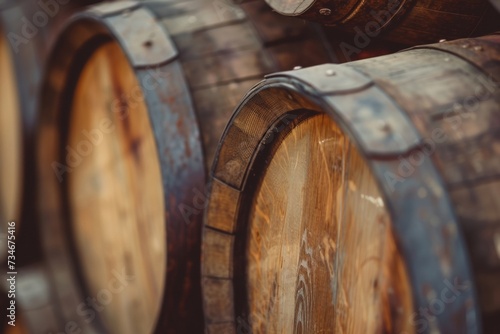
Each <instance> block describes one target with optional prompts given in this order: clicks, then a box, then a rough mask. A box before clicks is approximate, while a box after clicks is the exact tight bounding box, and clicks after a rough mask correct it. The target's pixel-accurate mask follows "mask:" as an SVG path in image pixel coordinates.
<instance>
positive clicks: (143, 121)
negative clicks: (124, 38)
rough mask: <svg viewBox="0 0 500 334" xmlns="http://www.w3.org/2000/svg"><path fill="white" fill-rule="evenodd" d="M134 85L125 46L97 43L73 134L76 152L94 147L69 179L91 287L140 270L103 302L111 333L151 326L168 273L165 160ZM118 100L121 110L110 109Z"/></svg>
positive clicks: (78, 97)
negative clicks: (162, 165) (161, 159)
mask: <svg viewBox="0 0 500 334" xmlns="http://www.w3.org/2000/svg"><path fill="white" fill-rule="evenodd" d="M134 90H136V91H137V90H138V91H139V93H140V87H139V84H138V82H137V78H136V77H135V74H134V71H133V69H132V68H131V67H130V66H129V64H128V61H127V59H126V58H125V56H124V54H123V53H122V51H121V49H120V46H119V45H118V44H117V43H108V44H106V45H104V46H102V47H101V48H99V49H98V50H96V51H95V53H94V54H93V55H92V57H91V58H90V59H89V61H88V62H87V63H86V65H85V68H84V69H83V71H82V73H81V76H80V77H79V80H78V84H77V87H76V90H75V97H74V100H73V110H72V116H71V125H70V129H69V133H70V134H69V139H68V146H69V147H70V148H72V149H73V150H75V151H76V152H89V153H85V154H83V155H82V159H81V163H80V164H79V165H78V166H77V168H75V169H74V171H73V172H72V173H71V175H70V176H69V180H68V182H69V191H68V192H69V197H70V198H69V202H70V210H71V212H70V215H71V220H72V230H73V237H74V240H75V241H76V248H77V250H78V255H79V258H80V261H81V264H82V268H83V276H84V278H85V283H86V285H87V287H88V292H89V293H90V295H91V296H99V292H100V291H101V290H102V289H107V290H108V291H110V289H112V288H114V287H111V286H110V285H111V284H115V283H113V279H114V277H115V276H114V275H115V273H117V272H118V273H120V272H125V273H126V275H129V276H131V277H133V278H132V279H131V281H130V282H126V284H123V283H122V286H119V291H120V292H119V293H113V294H112V295H111V301H110V302H109V301H108V300H106V302H107V303H109V304H105V303H103V304H102V305H103V306H104V309H103V310H102V313H101V316H102V317H103V319H104V323H105V325H106V327H107V328H108V330H109V331H110V332H111V333H149V332H151V331H152V330H153V328H154V326H155V323H156V317H157V314H158V312H159V308H160V306H161V302H162V299H161V297H162V291H163V285H164V281H165V280H166V277H165V271H166V270H165V266H166V257H167V254H166V253H167V245H166V244H165V239H166V227H165V224H164V214H163V213H164V211H165V209H164V204H163V190H162V178H161V173H160V163H159V160H158V157H157V154H156V144H155V139H154V135H153V130H152V128H151V125H150V121H149V117H148V111H147V107H146V105H145V104H144V102H143V99H144V97H143V96H142V94H128V95H127V94H123V92H132V91H134ZM116 101H120V105H121V106H122V108H121V109H120V110H116V109H113V108H110V106H114V105H115V102H116ZM104 123H106V124H107V125H106V127H104V126H103V124H104ZM102 129H105V130H102ZM92 140H94V142H92ZM80 154H82V153H80ZM115 289H116V288H115ZM108 298H109V297H108Z"/></svg>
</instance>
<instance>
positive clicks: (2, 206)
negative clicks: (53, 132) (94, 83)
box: [0, 0, 95, 264]
mask: <svg viewBox="0 0 500 334" xmlns="http://www.w3.org/2000/svg"><path fill="white" fill-rule="evenodd" d="M91 2H95V1H91V0H79V1H72V2H71V3H66V4H60V3H59V2H58V1H51V0H47V1H40V2H38V1H34V0H23V1H11V0H3V1H0V66H1V71H0V86H1V87H2V91H1V92H0V104H1V105H0V106H1V110H2V112H1V114H0V161H2V164H1V166H0V185H1V187H0V219H1V223H0V224H1V226H2V228H3V227H4V226H5V231H6V230H7V226H6V225H5V224H7V222H8V221H9V222H10V221H13V222H15V223H16V232H20V226H21V221H26V222H29V224H28V225H29V227H27V228H26V229H23V230H24V231H23V237H25V238H24V239H25V240H30V237H32V236H34V235H36V232H34V230H35V228H36V227H35V224H33V223H31V222H34V221H35V220H36V214H35V212H36V204H35V201H36V196H35V192H34V191H33V183H35V179H34V178H35V175H34V172H33V170H34V168H32V167H33V165H34V152H33V147H34V134H35V131H36V130H35V129H36V123H37V116H36V108H37V107H36V100H37V94H38V88H39V84H40V79H41V72H42V68H43V64H44V62H45V59H46V58H47V54H48V52H49V50H50V47H51V45H52V44H53V42H54V39H55V36H56V35H57V33H58V32H59V30H60V29H61V24H62V22H63V21H64V20H65V19H67V17H68V16H69V15H71V13H73V12H74V11H75V10H76V9H77V8H81V6H83V5H85V4H89V3H91ZM2 230H3V229H2ZM3 236H4V235H3V232H2V245H1V246H0V248H1V251H0V252H2V254H4V251H5V249H6V247H7V246H5V247H4V246H3V242H4V239H3ZM31 241H32V240H30V241H29V242H28V243H27V246H28V247H29V245H30V242H31ZM24 249H25V251H26V252H25V253H22V252H21V253H20V252H19V251H21V250H18V252H17V255H18V256H17V259H18V260H19V259H21V258H22V259H23V260H24V258H29V257H32V256H33V252H32V251H33V248H32V249H30V250H27V249H26V248H24ZM25 255H26V256H25ZM4 259H5V256H2V260H0V261H2V262H3V261H4ZM18 264H19V262H18Z"/></svg>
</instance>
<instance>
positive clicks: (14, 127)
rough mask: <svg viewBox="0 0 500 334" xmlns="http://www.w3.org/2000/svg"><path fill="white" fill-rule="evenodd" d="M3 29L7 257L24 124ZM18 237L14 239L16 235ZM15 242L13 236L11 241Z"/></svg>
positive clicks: (1, 204)
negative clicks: (22, 123)
mask: <svg viewBox="0 0 500 334" xmlns="http://www.w3.org/2000/svg"><path fill="white" fill-rule="evenodd" d="M5 36H6V34H5V33H4V32H3V29H2V27H1V26H0V85H1V87H2V89H1V90H0V161H1V164H0V184H1V188H0V222H1V223H0V224H1V227H2V232H1V233H2V237H1V239H0V256H1V260H0V261H2V263H3V262H5V259H6V258H7V235H8V233H7V231H8V227H9V225H8V222H10V221H14V222H15V221H16V220H17V219H18V217H19V212H20V209H21V205H20V202H21V187H22V185H21V183H22V182H21V170H22V167H21V166H22V136H21V134H22V125H21V110H20V108H19V100H18V96H17V94H16V87H17V83H16V75H15V72H14V68H13V67H14V66H13V62H12V54H11V50H10V47H9V44H8V40H7V39H6V38H5ZM14 237H15V236H14ZM10 239H12V237H11V238H10Z"/></svg>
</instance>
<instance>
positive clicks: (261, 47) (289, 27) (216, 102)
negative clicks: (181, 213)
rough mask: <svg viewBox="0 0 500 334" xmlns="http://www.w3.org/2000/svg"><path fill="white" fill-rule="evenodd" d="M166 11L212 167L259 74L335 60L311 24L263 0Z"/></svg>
mask: <svg viewBox="0 0 500 334" xmlns="http://www.w3.org/2000/svg"><path fill="white" fill-rule="evenodd" d="M164 12H165V14H163V18H162V24H163V25H164V27H165V28H166V29H167V31H168V32H169V33H170V34H171V35H172V37H173V39H174V41H175V43H176V45H177V47H178V48H179V53H180V61H181V63H182V65H183V68H184V73H185V74H186V77H187V80H188V83H189V85H190V89H191V94H192V97H193V101H194V104H195V108H196V111H197V114H198V117H199V124H200V128H201V133H202V138H203V144H204V149H205V154H206V167H207V169H210V167H211V165H212V161H213V156H214V154H215V150H216V148H217V144H218V141H219V139H220V136H221V134H222V132H223V131H224V127H225V126H226V123H227V121H228V120H229V118H230V115H231V113H232V111H233V110H234V107H235V106H236V105H237V103H238V102H239V101H240V99H241V97H242V96H244V94H245V92H246V91H248V90H249V89H250V88H251V87H252V86H253V85H254V84H255V83H257V82H258V81H259V79H260V78H262V77H263V76H264V75H266V74H268V73H272V72H276V71H282V70H288V69H293V68H294V67H295V66H312V65H316V64H321V63H324V62H331V61H332V58H331V57H330V56H329V54H328V52H327V45H326V44H325V43H323V42H322V41H321V39H320V38H319V37H318V36H316V33H315V31H314V30H313V28H312V26H311V25H310V24H304V23H303V22H296V21H293V20H290V19H288V18H285V17H281V16H279V15H277V14H276V13H273V12H272V11H271V10H270V8H268V7H267V6H266V5H265V4H264V3H262V2H260V1H252V2H249V3H245V4H242V5H241V7H239V6H236V5H232V4H230V2H222V1H221V2H217V3H211V2H204V1H199V0H189V1H183V2H179V3H176V4H175V5H170V6H169V8H168V10H165V11H164ZM176 12H178V13H179V14H178V15H173V14H172V13H176Z"/></svg>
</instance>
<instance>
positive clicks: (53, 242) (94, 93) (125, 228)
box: [39, 0, 331, 333]
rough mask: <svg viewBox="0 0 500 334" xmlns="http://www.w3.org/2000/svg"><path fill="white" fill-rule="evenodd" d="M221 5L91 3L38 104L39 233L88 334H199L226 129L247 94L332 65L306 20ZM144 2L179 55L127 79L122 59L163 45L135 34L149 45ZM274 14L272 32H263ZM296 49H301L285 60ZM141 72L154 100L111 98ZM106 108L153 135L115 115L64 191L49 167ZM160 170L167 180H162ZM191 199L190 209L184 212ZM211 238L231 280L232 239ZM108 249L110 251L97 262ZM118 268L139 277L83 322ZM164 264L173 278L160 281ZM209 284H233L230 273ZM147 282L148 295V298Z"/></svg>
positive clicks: (63, 305)
mask: <svg viewBox="0 0 500 334" xmlns="http://www.w3.org/2000/svg"><path fill="white" fill-rule="evenodd" d="M219 5H220V3H218V2H217V3H214V2H211V1H201V0H188V1H156V2H139V3H137V4H134V5H133V6H135V7H131V8H129V9H128V10H125V11H124V12H120V11H117V12H116V13H108V14H107V16H105V17H97V16H96V14H95V13H99V10H100V9H103V8H104V7H95V8H93V9H91V11H89V12H87V13H82V14H81V15H79V16H78V18H76V19H75V22H74V23H73V24H71V25H70V26H68V27H67V30H66V31H65V32H64V33H63V34H62V35H61V37H60V39H59V40H58V42H57V43H58V44H57V48H56V49H57V50H56V51H55V53H54V55H53V56H52V57H51V59H50V62H49V64H50V66H49V70H48V74H47V76H46V79H45V85H44V90H43V94H42V103H41V105H42V107H41V113H42V115H43V117H42V125H41V131H40V133H41V134H40V143H41V144H40V150H39V153H40V154H39V158H40V161H39V166H40V171H39V173H40V175H41V177H40V178H41V180H40V184H41V185H42V186H43V187H44V189H47V190H46V192H47V195H46V196H43V198H41V202H42V205H41V206H42V208H43V219H42V226H43V227H44V237H43V238H44V241H45V243H44V247H45V250H46V253H47V254H48V256H47V257H48V262H49V263H50V269H51V276H52V278H53V280H54V282H55V283H54V285H55V286H56V287H57V289H56V292H57V294H56V296H54V298H55V299H57V303H58V305H57V306H58V307H59V309H58V311H60V313H61V318H62V319H64V320H67V321H69V320H71V321H75V322H77V323H78V324H79V325H80V326H81V327H82V329H83V330H84V332H87V331H88V332H92V331H99V330H100V329H101V328H100V327H99V326H100V325H101V324H100V322H103V323H104V327H107V328H108V329H109V330H110V331H111V332H116V333H122V332H127V331H131V332H134V331H135V332H148V330H147V329H148V328H149V327H148V326H149V325H150V324H151V322H154V323H155V325H154V327H153V328H150V329H151V332H156V333H164V332H167V333H199V332H201V331H202V330H203V328H204V324H203V314H202V305H201V282H202V279H201V277H200V259H201V255H200V248H201V231H202V229H201V227H202V219H203V210H204V202H203V201H204V199H203V192H204V187H205V185H206V178H207V173H206V171H207V169H208V167H209V166H210V165H211V164H212V160H213V155H214V153H215V149H216V146H217V143H218V140H219V138H220V135H221V134H222V132H223V129H224V127H225V125H226V124H227V121H228V120H229V118H230V115H231V112H232V111H233V110H234V107H235V106H236V105H237V103H238V102H239V100H240V99H241V98H242V97H243V95H244V93H245V92H246V91H247V90H248V89H250V88H251V87H252V86H253V85H254V84H255V83H257V82H258V81H259V80H261V79H262V77H263V76H264V75H265V74H268V73H271V72H274V71H279V70H286V69H292V68H293V67H294V66H297V65H302V66H307V65H313V64H317V63H322V62H329V61H330V59H331V58H330V57H329V55H328V52H327V50H326V49H325V48H324V47H323V41H322V40H321V39H320V38H317V37H316V36H315V33H314V30H312V29H311V26H310V25H309V24H304V23H302V22H300V23H297V22H296V21H288V22H287V24H286V25H285V26H281V24H279V23H278V22H280V21H281V20H282V17H281V16H279V15H277V14H274V13H272V12H271V10H270V8H268V7H266V5H265V4H264V3H261V2H254V3H249V4H247V5H245V6H247V7H245V8H243V9H242V8H240V7H238V6H233V5H230V4H229V3H227V4H226V3H224V4H223V6H222V7H220V6H219ZM103 6H105V5H104V4H103ZM108 9H109V7H108ZM139 10H141V11H142V13H143V14H144V15H146V13H147V12H148V10H149V12H150V13H151V15H152V17H151V22H154V23H153V24H155V25H157V28H159V29H158V30H156V33H158V31H162V32H165V34H166V35H168V40H171V41H173V44H175V48H176V49H177V51H178V55H177V56H176V57H174V55H175V52H172V58H169V59H168V61H165V62H164V63H161V64H156V63H155V64H151V66H137V67H136V68H134V69H133V71H134V73H133V75H131V74H129V73H128V72H126V71H125V72H124V70H125V69H126V68H127V64H126V63H124V62H123V60H122V58H120V57H123V54H126V55H128V56H131V55H133V56H137V57H138V58H140V59H152V58H155V59H156V57H150V56H151V53H152V52H154V51H155V50H157V49H156V48H155V47H156V45H154V46H153V45H152V43H156V41H157V40H158V36H156V37H155V38H154V39H152V40H148V38H150V37H149V36H148V32H149V31H147V32H146V33H145V34H139V35H140V36H141V37H144V38H145V41H144V43H138V42H137V40H135V39H134V38H136V35H134V33H135V32H137V31H136V30H135V29H136V28H137V29H138V30H139V31H140V32H144V29H143V27H142V26H141V23H140V22H138V21H137V20H134V17H135V14H134V12H135V11H139ZM89 16H91V17H92V19H91V20H89V19H88V17H89ZM264 18H265V22H266V24H265V26H264V27H262V26H261V27H262V28H261V29H259V28H256V26H255V24H256V23H257V22H262V21H264ZM261 20H262V21H261ZM110 25H111V26H113V27H114V28H115V29H109V26H110ZM114 25H116V26H114ZM118 26H119V28H120V29H121V30H120V29H116V28H117V27H118ZM141 29H142V30H141ZM117 31H120V32H121V34H119V33H117ZM164 37H165V39H166V40H167V38H166V36H164ZM127 38H130V40H127ZM108 40H118V43H121V44H120V45H119V47H120V50H119V51H118V50H117V49H116V48H115V47H113V48H112V50H111V47H109V48H110V49H106V48H102V47H101V46H100V45H101V44H102V43H107V42H108ZM124 40H126V41H124ZM167 44H168V43H167ZM168 45H170V44H168ZM152 46H153V47H152ZM299 48H300V49H299ZM306 48H307V49H306ZM171 51H173V50H171ZM289 52H294V53H295V55H293V56H287V55H286V54H287V53H289ZM115 58H116V59H118V60H114V59H115ZM89 59H90V60H89ZM81 68H84V71H83V72H81V71H80V69H81ZM122 72H123V73H122ZM131 76H134V77H135V79H136V80H137V81H138V82H139V84H140V85H141V89H142V96H143V97H144V99H143V101H142V102H143V103H144V105H139V106H133V105H134V102H135V101H130V100H126V101H125V102H123V101H121V103H118V104H116V103H113V99H116V98H120V97H122V95H123V94H125V96H129V97H130V96H132V97H134V96H135V95H136V93H137V91H138V90H136V89H134V88H135V84H133V80H132V77H131ZM76 83H78V87H77V88H76V89H75V88H74V86H75V85H76ZM152 86H153V88H151V87H152ZM75 92H76V95H73V93H75ZM139 95H140V94H139ZM68 104H69V105H72V106H74V108H73V109H71V114H73V113H75V115H71V116H70V115H69V114H70V113H68V108H67V105H68ZM105 108H111V109H113V108H114V109H119V110H122V109H125V110H124V111H120V112H127V113H128V114H127V115H132V113H133V112H136V113H139V112H144V113H147V114H148V116H149V120H150V122H151V127H152V129H153V130H151V129H147V128H146V127H144V122H145V121H144V120H143V119H142V118H141V119H139V118H138V119H135V118H133V117H131V116H127V118H128V122H127V120H126V119H124V120H120V119H118V118H117V117H118V116H119V114H117V115H114V114H113V115H112V116H113V117H112V125H114V126H115V130H114V131H113V132H112V133H110V134H109V137H107V139H106V138H104V139H103V142H102V144H100V145H97V146H96V147H94V148H93V153H92V154H89V155H88V156H86V157H84V159H83V160H82V163H81V164H79V165H78V166H77V167H75V168H74V169H75V170H73V171H72V172H71V174H68V175H66V174H65V175H64V177H68V181H69V182H68V185H66V184H65V182H66V181H64V182H63V183H62V184H59V183H58V182H57V181H56V182H55V180H56V177H55V175H54V171H53V170H51V169H49V168H48V167H47V166H50V164H51V163H52V162H53V161H62V162H64V161H67V160H66V156H64V155H65V154H66V153H65V152H63V151H64V150H65V148H66V145H69V146H71V147H73V146H78V145H79V143H80V142H81V140H82V139H85V135H82V130H84V129H86V127H87V126H88V127H90V126H91V125H92V124H94V125H95V124H97V123H96V122H99V118H100V117H103V116H104V115H105V114H106V113H105V111H104V110H105ZM144 109H146V110H144ZM88 110H93V113H92V114H91V115H89V111H88ZM99 115H101V116H99ZM137 117H139V116H137ZM127 129H128V130H127ZM127 131H128V132H127ZM148 131H149V132H152V133H153V135H154V139H155V141H156V143H155V144H156V146H155V149H156V152H153V151H154V150H153V149H152V148H151V145H153V144H151V143H150V140H149V139H148V138H146V137H141V136H140V135H139V133H144V134H146V133H148ZM201 145H203V147H202V146H201ZM202 149H203V150H204V152H202ZM62 152H63V153H62ZM155 154H156V156H157V157H158V159H159V160H158V161H157V160H156V159H154V157H155ZM146 155H147V156H150V157H151V158H144V156H146ZM155 164H156V165H157V167H159V169H160V171H161V179H158V177H157V176H155V173H156V172H155V170H154V168H153V167H152V166H154V165H155ZM155 180H156V181H155ZM158 189H160V190H163V192H162V194H163V195H162V196H163V197H162V200H161V201H162V202H161V204H163V205H164V206H163V207H161V206H160V205H156V204H158V202H157V200H158V198H157V196H156V193H155V192H156V191H157V190H158ZM68 194H70V195H71V197H69V196H68ZM67 199H68V200H67ZM67 202H69V203H67ZM65 205H67V206H68V208H66V207H65ZM182 205H184V206H185V207H186V206H188V207H190V208H191V209H193V207H194V209H193V211H192V212H188V213H186V212H185V211H182V210H181V209H180V208H181V206H182ZM90 208H92V209H90ZM225 209H227V210H229V211H230V210H231V208H225ZM66 211H68V212H66ZM230 214H231V212H228V216H229V215H230ZM160 219H161V224H163V225H162V226H164V228H165V230H166V231H167V232H166V238H165V232H164V231H160V225H161V224H160ZM221 225H224V222H222V224H221ZM66 229H69V232H70V233H69V235H68V234H67V232H68V231H66ZM112 231H115V232H112ZM97 234H99V236H97ZM212 237H213V238H212V241H211V242H210V247H212V248H213V249H215V250H218V252H219V253H221V254H223V255H224V256H225V257H223V258H221V259H222V260H224V259H226V262H223V261H222V260H221V262H220V263H219V262H218V261H215V262H214V263H215V264H214V266H213V267H211V268H212V269H211V270H212V272H211V275H213V276H214V277H219V276H227V274H228V273H229V271H230V265H229V264H230V263H229V261H228V257H227V256H226V255H227V252H225V253H224V252H223V251H226V250H227V249H231V248H232V247H233V245H232V241H231V240H228V239H227V238H224V237H223V236H219V235H218V234H212ZM89 239H92V240H93V242H92V243H89V242H88V240H89ZM160 239H161V240H162V241H158V240H160ZM165 240H167V241H168V242H167V243H165ZM157 241H158V242H159V243H160V245H158V242H157ZM109 248H112V249H113V250H112V251H111V250H109ZM159 250H163V251H165V252H166V254H163V253H162V252H161V251H159ZM102 252H104V253H106V256H104V257H103V258H98V255H97V254H100V253H102ZM75 255H76V259H75ZM115 264H116V265H125V267H126V268H127V270H130V273H133V274H134V275H135V274H137V280H138V281H137V284H135V283H133V284H132V283H131V284H130V285H129V286H128V287H129V288H130V289H131V290H130V292H123V296H122V297H119V298H118V297H117V302H118V301H119V303H118V304H119V305H115V304H114V303H113V304H110V306H109V310H108V309H106V311H103V312H102V313H99V314H98V317H96V320H95V321H94V322H92V323H89V324H87V323H86V321H85V318H84V317H81V316H80V315H79V314H78V313H77V311H76V309H77V307H78V304H79V303H80V302H81V299H82V298H85V296H86V295H89V294H94V293H96V292H98V291H99V289H102V288H103V287H102V285H103V284H105V283H106V279H107V277H109V275H110V273H111V272H112V271H113V269H115V267H114V265H115ZM162 268H163V269H162ZM162 272H166V274H164V276H161V275H160V273H162ZM210 282H211V283H213V286H214V287H221V288H224V289H225V291H230V290H231V282H230V281H228V280H226V281H225V282H222V283H221V282H219V281H217V280H215V281H214V280H211V281H209V283H208V284H210ZM139 286H142V290H143V291H142V293H144V297H143V298H142V299H140V300H139V297H138V295H137V293H138V292H137V291H139V288H138V287H139ZM127 289H128V288H127ZM89 291H90V292H89ZM126 291H128V290H126ZM214 291H215V290H214ZM159 300H161V307H160V309H157V308H156V306H157V303H158V301H159ZM136 304H137V312H136V314H134V315H131V312H132V311H131V309H132V306H131V305H136ZM231 305H232V304H231V303H230V301H228V303H226V304H221V305H218V307H214V308H213V309H212V311H211V312H212V313H213V314H214V315H218V316H219V317H225V316H227V314H228V313H227V312H231V310H232V308H231ZM225 312H226V313H225ZM145 314H146V315H145ZM155 317H156V318H155ZM101 318H102V319H101ZM123 318H125V319H127V320H121V319H123ZM137 319H141V320H137ZM155 319H156V321H155ZM211 328H212V327H211ZM217 328H219V327H217ZM225 328H226V327H224V326H222V329H221V328H219V329H221V330H226V329H225ZM212 329H213V330H215V327H213V328H212Z"/></svg>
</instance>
